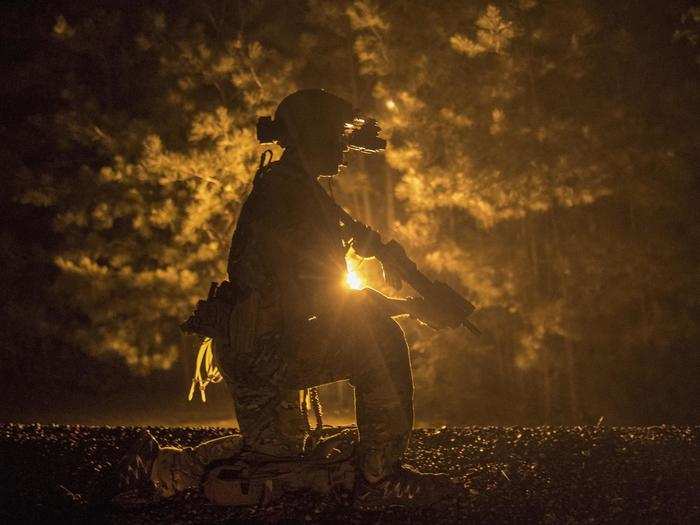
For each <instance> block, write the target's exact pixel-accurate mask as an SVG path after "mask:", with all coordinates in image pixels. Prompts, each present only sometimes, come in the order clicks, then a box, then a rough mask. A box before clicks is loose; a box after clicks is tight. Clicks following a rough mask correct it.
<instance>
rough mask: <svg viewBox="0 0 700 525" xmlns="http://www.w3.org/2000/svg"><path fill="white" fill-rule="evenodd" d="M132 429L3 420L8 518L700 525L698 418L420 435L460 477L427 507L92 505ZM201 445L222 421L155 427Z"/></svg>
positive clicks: (427, 453) (433, 465)
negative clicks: (93, 492)
mask: <svg viewBox="0 0 700 525" xmlns="http://www.w3.org/2000/svg"><path fill="white" fill-rule="evenodd" d="M137 430H138V429H137V428H135V427H88V426H78V425H75V426H66V425H38V424H32V425H19V424H0V467H1V473H0V476H1V479H0V481H1V485H0V487H1V488H0V491H1V492H0V522H2V523H18V522H19V523H39V522H41V523H57V522H62V523H65V522H74V523H86V522H87V523H239V522H248V523H251V522H252V523H277V522H280V521H283V522H286V523H290V522H291V523H299V522H303V523H322V522H327V523H330V522H333V523H338V522H348V523H396V522H402V523H426V522H430V523H433V524H434V523H455V522H470V523H524V522H528V523H533V522H534V523H601V522H602V523H700V490H699V487H700V482H699V481H698V480H699V479H700V461H699V454H698V434H699V431H700V427H673V426H661V427H643V428H642V427H534V428H525V427H465V428H439V429H421V430H416V431H415V432H414V436H413V440H412V443H411V446H410V448H409V451H408V455H407V462H408V463H410V464H412V465H414V466H416V467H418V468H420V469H421V470H424V471H443V472H448V473H449V474H450V475H452V476H455V477H458V478H460V479H461V480H463V481H464V482H465V484H466V490H465V496H464V497H463V498H459V499H455V500H453V501H451V502H447V503H445V504H442V505H440V506H438V507H435V508H430V509H401V508H392V509H386V510H384V511H382V512H364V513H363V512H359V511H355V510H354V509H353V507H352V506H351V501H350V498H349V496H348V495H339V496H334V497H332V498H331V497H326V498H324V497H320V496H314V495H312V494H291V495H290V496H289V497H286V498H284V499H283V500H281V501H280V502H278V503H275V504H274V505H273V506H271V507H268V508H265V509H236V508H225V507H217V506H214V505H211V504H209V503H208V502H207V501H206V500H205V499H204V498H203V497H202V496H201V495H200V494H199V493H197V492H188V493H183V494H180V495H177V496H175V497H173V498H169V499H165V500H160V501H148V502H133V503H130V504H126V505H123V506H116V505H108V506H104V505H103V506H99V507H98V506H92V505H89V504H87V503H85V502H84V499H83V497H82V495H84V494H86V493H87V492H88V490H89V487H90V486H91V485H92V484H93V483H94V482H95V481H96V480H97V479H98V478H99V476H100V473H101V472H103V471H104V470H105V469H106V468H107V467H108V466H109V465H110V464H112V463H113V462H115V461H116V460H117V459H118V458H119V457H120V456H121V455H122V453H123V451H124V449H125V448H126V447H127V446H128V445H129V443H130V441H131V440H132V439H133V437H134V436H135V435H136V432H137ZM151 430H152V432H153V434H154V435H155V436H156V437H157V438H158V439H159V441H160V442H161V443H163V444H169V445H183V446H184V445H194V444H197V443H199V442H201V441H204V440H206V439H211V438H213V437H218V436H222V435H225V434H228V433H231V432H233V431H232V430H231V429H225V428H214V427H211V428H191V427H181V428H163V427H155V428H151Z"/></svg>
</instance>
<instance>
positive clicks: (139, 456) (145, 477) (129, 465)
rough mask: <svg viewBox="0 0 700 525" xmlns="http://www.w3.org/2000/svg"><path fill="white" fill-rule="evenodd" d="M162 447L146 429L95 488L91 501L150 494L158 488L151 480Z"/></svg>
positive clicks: (102, 501)
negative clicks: (122, 495) (134, 494)
mask: <svg viewBox="0 0 700 525" xmlns="http://www.w3.org/2000/svg"><path fill="white" fill-rule="evenodd" d="M159 450H160V446H159V444H158V441H156V438H154V437H153V434H151V432H150V431H148V430H143V431H142V432H141V433H140V434H139V435H138V437H137V438H136V439H135V440H134V442H133V444H132V446H131V448H130V449H129V451H128V452H127V453H126V454H125V455H124V457H123V458H122V459H121V460H120V461H119V463H117V465H116V466H114V467H112V468H111V469H110V470H109V471H108V472H107V474H106V475H105V476H104V477H103V478H102V479H101V480H100V481H99V482H98V483H97V484H96V485H95V489H94V490H93V491H92V493H91V497H90V500H91V501H92V502H93V503H105V502H108V501H110V500H112V499H113V498H115V497H116V496H118V495H120V494H124V493H127V492H129V493H132V492H134V493H139V494H143V495H145V494H151V493H153V492H154V489H155V486H154V484H153V481H152V480H151V470H152V468H153V463H154V461H155V460H156V458H157V457H158V451H159Z"/></svg>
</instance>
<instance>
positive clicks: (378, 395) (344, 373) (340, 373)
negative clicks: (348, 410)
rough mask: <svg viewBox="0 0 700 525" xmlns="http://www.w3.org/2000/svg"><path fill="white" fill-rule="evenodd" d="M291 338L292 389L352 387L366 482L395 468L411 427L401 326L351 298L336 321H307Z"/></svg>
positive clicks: (409, 377) (410, 391) (409, 380)
mask: <svg viewBox="0 0 700 525" xmlns="http://www.w3.org/2000/svg"><path fill="white" fill-rule="evenodd" d="M293 339H294V341H293V343H294V347H293V358H292V360H291V363H290V368H289V370H288V377H289V378H290V380H291V381H292V382H293V383H292V384H293V386H297V387H299V388H303V387H305V386H314V385H318V384H323V383H328V382H332V381H337V380H340V379H350V381H351V383H352V384H353V386H354V387H355V406H356V414H357V425H358V430H359V434H360V442H359V445H358V451H359V458H358V460H359V465H360V468H361V469H362V471H363V473H364V475H365V477H366V478H367V479H368V481H375V480H378V479H381V478H383V477H384V476H386V475H387V474H388V473H390V472H391V471H392V470H394V469H395V468H397V466H398V465H399V463H400V462H401V459H402V458H403V454H404V452H405V450H406V447H407V446H408V440H409V437H410V433H411V430H412V428H413V378H412V374H411V364H410V359H409V352H408V346H407V344H406V340H405V337H404V334H403V330H402V329H401V327H400V326H399V325H398V324H397V323H396V322H395V321H394V320H393V319H391V318H388V317H385V316H382V315H381V314H380V313H378V312H376V311H374V310H373V309H372V308H369V307H368V306H367V304H366V303H364V302H363V301H362V300H361V297H358V296H356V297H355V298H353V299H348V300H347V301H346V304H345V305H344V307H343V308H342V310H341V311H339V312H338V314H337V316H336V317H335V318H329V317H327V316H326V317H323V316H322V317H320V318H319V319H317V320H315V321H312V322H309V323H308V324H307V325H306V327H305V328H304V329H301V330H299V331H298V332H297V334H296V335H295V336H294V337H293ZM295 379H296V380H295Z"/></svg>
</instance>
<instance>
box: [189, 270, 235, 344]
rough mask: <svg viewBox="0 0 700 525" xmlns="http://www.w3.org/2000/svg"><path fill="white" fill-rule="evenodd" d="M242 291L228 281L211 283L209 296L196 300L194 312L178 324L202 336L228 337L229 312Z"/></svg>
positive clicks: (191, 332) (190, 332)
mask: <svg viewBox="0 0 700 525" xmlns="http://www.w3.org/2000/svg"><path fill="white" fill-rule="evenodd" d="M244 293H245V291H244V290H242V289H241V288H240V287H238V286H236V285H234V284H232V283H230V282H228V281H224V282H222V283H221V284H218V283H212V285H211V288H210V289H209V296H208V297H207V298H206V299H203V300H200V301H198V302H197V306H195V310H194V312H193V313H192V315H191V316H190V317H189V318H188V319H187V321H185V322H184V323H182V324H181V325H180V329H181V330H182V331H183V332H185V333H188V334H197V335H200V336H202V337H211V338H214V337H216V338H224V339H228V337H229V319H230V317H231V312H232V311H233V308H234V306H235V305H236V303H237V302H238V301H239V300H240V298H241V297H242V296H243V295H244Z"/></svg>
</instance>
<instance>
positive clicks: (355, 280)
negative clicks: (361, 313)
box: [345, 270, 364, 290]
mask: <svg viewBox="0 0 700 525" xmlns="http://www.w3.org/2000/svg"><path fill="white" fill-rule="evenodd" d="M345 284H347V286H348V288H352V289H353V290H362V288H364V283H363V282H362V278H361V277H360V276H359V275H357V273H356V272H354V271H353V270H350V271H349V272H348V274H347V276H346V277H345Z"/></svg>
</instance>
